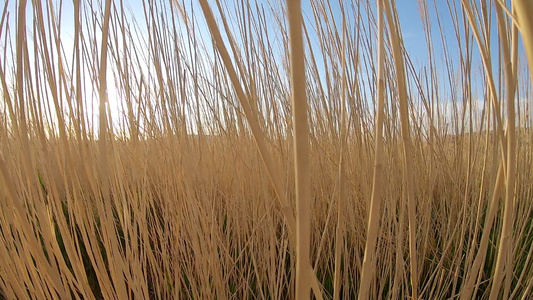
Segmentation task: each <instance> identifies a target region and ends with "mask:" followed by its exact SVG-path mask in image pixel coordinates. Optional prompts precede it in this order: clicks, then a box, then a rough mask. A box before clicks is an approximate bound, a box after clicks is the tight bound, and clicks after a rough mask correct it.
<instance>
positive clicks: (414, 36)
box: [0, 0, 498, 104]
mask: <svg viewBox="0 0 533 300" xmlns="http://www.w3.org/2000/svg"><path fill="white" fill-rule="evenodd" d="M89 1H90V0H89ZM178 1H179V0H178ZM271 1H272V2H273V3H277V4H279V3H283V1H281V0H271ZM180 2H181V1H180ZM221 2H222V3H223V5H227V6H228V7H230V8H232V6H233V5H234V2H233V1H223V0H221ZM251 2H252V3H255V2H254V1H253V0H252V1H251ZM345 2H346V3H347V4H346V5H349V3H351V2H350V1H345ZM31 3H32V2H31V1H29V2H28V4H27V18H28V20H29V21H31V19H32V11H31V5H32V4H31ZM53 3H55V5H58V4H59V3H60V1H59V0H54V1H53ZM61 3H62V11H61V18H60V19H61V30H62V33H61V37H62V43H63V46H64V50H65V54H66V56H67V57H70V56H71V55H72V49H73V42H72V41H73V37H74V19H73V4H72V2H71V1H61ZM93 3H97V2H96V1H95V2H93ZM115 3H116V4H117V5H119V3H120V1H116V2H115ZM165 3H166V2H165ZM169 3H170V2H169ZM169 3H167V4H166V5H170V4H169ZM184 3H185V6H186V8H187V9H188V10H191V11H193V10H194V11H195V14H196V16H197V18H198V25H199V27H198V30H199V32H200V33H201V34H202V35H203V36H204V37H205V38H209V33H208V31H207V29H206V28H205V23H204V21H203V15H202V14H201V10H200V7H199V4H198V2H197V1H196V0H192V1H191V0H185V1H184ZM210 3H211V6H212V9H213V10H215V11H216V4H215V3H216V2H215V0H210ZM257 3H258V4H259V5H265V7H268V5H267V3H268V1H267V0H257ZM370 3H371V5H372V7H373V9H375V3H374V2H373V1H371V2H370ZM426 3H427V6H428V12H429V19H430V23H431V26H432V36H431V37H432V40H433V47H434V51H435V56H436V63H437V67H438V68H439V69H441V71H444V70H443V68H444V65H443V61H444V57H443V51H442V49H443V43H444V44H445V45H446V47H448V51H449V53H448V55H449V57H450V59H452V61H454V62H455V63H457V62H458V52H457V49H458V47H457V42H456V38H455V36H454V28H453V25H452V20H451V18H450V13H449V8H448V4H447V1H445V0H428V1H426ZM450 3H452V4H455V5H456V6H457V8H458V9H459V10H460V7H461V5H460V0H451V1H450ZM124 4H125V5H126V6H127V7H128V8H127V9H126V10H127V11H128V12H131V13H132V14H133V15H134V16H135V18H136V19H137V21H138V22H139V25H140V27H141V28H142V27H144V26H143V25H144V24H145V23H144V6H143V2H142V1H141V0H133V1H124ZM330 4H331V7H332V11H333V14H334V16H335V19H336V20H335V21H336V22H338V26H340V25H341V24H339V23H340V19H341V17H340V8H339V4H338V2H337V1H336V0H330ZM15 5H18V1H14V0H9V2H8V11H9V17H8V18H7V22H9V25H10V27H11V33H12V34H13V36H12V41H13V42H14V41H15V39H14V34H15V28H16V20H15V16H16V12H17V10H16V9H15ZM43 5H44V3H43ZM435 5H436V9H435ZM396 7H397V9H398V14H399V19H400V25H401V30H402V34H403V38H404V42H405V48H406V50H407V52H408V53H409V55H410V57H411V59H412V61H413V63H414V64H415V67H419V66H423V65H426V63H427V59H428V53H427V51H428V50H427V49H428V48H427V45H426V40H425V35H424V30H423V26H422V22H421V18H420V14H419V2H418V0H398V1H396ZM302 10H303V14H304V18H307V19H310V21H311V20H312V19H313V13H312V9H311V4H310V1H309V0H303V1H302ZM437 12H438V13H439V15H440V26H441V29H442V30H443V32H444V39H445V40H444V42H443V41H442V40H441V36H440V30H439V27H438V26H439V25H438V22H437V15H436V13H437ZM56 13H59V12H56ZM461 17H462V16H459V18H461ZM493 24H496V23H495V20H493ZM493 29H495V25H493ZM28 31H29V32H30V34H29V36H30V37H31V23H28ZM496 34H497V32H496V30H493V32H492V33H491V37H492V41H493V42H492V49H493V51H492V53H494V59H495V60H496V61H495V62H497V53H498V51H497V45H498V44H497V35H496ZM4 41H5V39H3V40H2V41H0V48H4V49H6V48H8V47H9V46H7V47H6V45H5V44H4ZM206 45H208V46H209V45H210V43H206ZM4 49H0V50H4ZM473 50H474V54H475V55H474V56H475V57H479V55H478V53H479V49H478V47H477V45H474V48H473ZM30 51H31V49H30ZM478 59H479V58H478ZM7 63H8V64H9V63H10V62H9V61H8V62H7ZM110 101H111V102H113V101H115V102H117V101H118V99H112V97H111V98H110ZM115 104H116V103H115Z"/></svg>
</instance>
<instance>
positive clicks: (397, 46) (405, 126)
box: [385, 0, 418, 300]
mask: <svg viewBox="0 0 533 300" xmlns="http://www.w3.org/2000/svg"><path fill="white" fill-rule="evenodd" d="M385 15H386V16H387V22H388V24H389V29H390V41H391V47H392V56H393V59H394V67H395V71H396V78H395V79H396V84H397V87H398V101H399V103H400V120H401V133H402V144H403V159H404V173H403V176H404V181H403V182H404V188H405V194H406V196H407V212H408V222H409V258H410V267H411V268H410V269H411V289H412V291H411V297H412V299H413V300H416V299H418V258H417V252H416V199H415V191H414V185H413V167H414V165H413V158H412V154H413V152H412V145H411V143H412V141H411V128H410V124H409V99H408V94H407V82H406V76H405V69H404V57H403V54H402V40H401V36H400V25H399V24H398V23H397V22H396V21H395V16H394V15H393V11H392V9H391V3H390V2H389V1H388V0H385Z"/></svg>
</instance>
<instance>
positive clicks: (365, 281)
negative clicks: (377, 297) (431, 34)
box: [359, 0, 385, 299]
mask: <svg viewBox="0 0 533 300" xmlns="http://www.w3.org/2000/svg"><path fill="white" fill-rule="evenodd" d="M376 3H377V15H378V16H377V19H378V36H377V41H378V58H377V59H378V71H377V79H378V81H377V83H376V85H377V108H376V125H375V127H376V131H375V136H376V148H375V155H376V157H375V159H374V160H375V162H374V177H373V179H372V198H371V200H370V210H369V214H368V225H367V237H366V244H365V254H364V255H365V256H364V259H363V268H362V271H361V286H360V289H359V299H369V298H370V295H369V293H370V287H371V283H372V276H373V274H374V272H375V254H376V244H377V240H378V234H379V227H380V226H379V218H380V214H381V203H382V201H383V191H384V189H385V187H384V186H383V169H384V161H385V157H384V156H385V153H384V151H383V123H384V121H385V112H384V109H385V36H384V34H385V32H384V21H383V0H377V1H376Z"/></svg>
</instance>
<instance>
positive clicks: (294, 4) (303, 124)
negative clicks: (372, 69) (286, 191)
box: [287, 0, 312, 299]
mask: <svg viewBox="0 0 533 300" xmlns="http://www.w3.org/2000/svg"><path fill="white" fill-rule="evenodd" d="M287 14H288V19H289V36H290V62H291V92H292V116H293V130H294V162H295V163H294V171H295V176H296V177H295V182H296V299H308V298H309V296H310V295H309V292H310V290H311V281H312V276H311V275H312V273H311V272H310V270H311V263H310V259H309V253H310V244H311V195H310V185H309V179H310V174H309V171H310V168H309V164H310V161H309V124H308V121H307V114H308V112H307V94H306V86H305V85H306V81H305V59H304V55H305V51H304V45H303V37H302V11H301V2H300V1H299V0H287Z"/></svg>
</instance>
